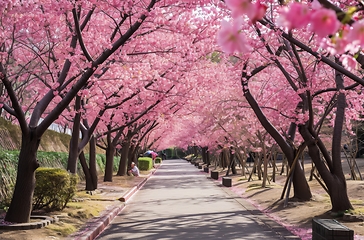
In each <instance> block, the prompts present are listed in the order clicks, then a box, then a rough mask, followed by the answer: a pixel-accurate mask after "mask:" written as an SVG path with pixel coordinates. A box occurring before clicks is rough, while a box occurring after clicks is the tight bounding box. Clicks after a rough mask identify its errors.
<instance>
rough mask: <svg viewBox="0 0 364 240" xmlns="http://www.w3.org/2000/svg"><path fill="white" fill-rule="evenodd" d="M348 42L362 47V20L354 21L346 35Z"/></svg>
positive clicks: (363, 43)
mask: <svg viewBox="0 0 364 240" xmlns="http://www.w3.org/2000/svg"><path fill="white" fill-rule="evenodd" d="M347 40H348V42H351V43H352V44H354V45H360V46H361V47H364V20H360V21H357V22H355V23H354V24H353V25H352V28H351V30H350V31H349V34H348V36H347Z"/></svg>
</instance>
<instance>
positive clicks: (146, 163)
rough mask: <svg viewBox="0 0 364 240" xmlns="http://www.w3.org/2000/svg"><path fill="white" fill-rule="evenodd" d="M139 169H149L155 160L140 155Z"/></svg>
mask: <svg viewBox="0 0 364 240" xmlns="http://www.w3.org/2000/svg"><path fill="white" fill-rule="evenodd" d="M138 165H139V166H138V167H139V170H142V171H148V170H149V169H151V168H152V167H153V160H152V158H150V157H140V158H138Z"/></svg>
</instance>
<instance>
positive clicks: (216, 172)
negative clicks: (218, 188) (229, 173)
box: [211, 171, 219, 180]
mask: <svg viewBox="0 0 364 240" xmlns="http://www.w3.org/2000/svg"><path fill="white" fill-rule="evenodd" d="M211 178H212V179H215V180H217V179H219V172H218V171H211Z"/></svg>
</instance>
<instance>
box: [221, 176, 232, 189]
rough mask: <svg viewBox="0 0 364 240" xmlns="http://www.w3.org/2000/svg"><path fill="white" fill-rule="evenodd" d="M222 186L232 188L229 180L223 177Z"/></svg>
mask: <svg viewBox="0 0 364 240" xmlns="http://www.w3.org/2000/svg"><path fill="white" fill-rule="evenodd" d="M222 185H223V186H225V187H231V186H232V181H231V178H229V177H223V178H222Z"/></svg>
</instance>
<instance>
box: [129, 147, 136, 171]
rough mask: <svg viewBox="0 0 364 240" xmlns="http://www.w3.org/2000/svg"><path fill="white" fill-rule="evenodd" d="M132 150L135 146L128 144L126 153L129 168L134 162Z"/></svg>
mask: <svg viewBox="0 0 364 240" xmlns="http://www.w3.org/2000/svg"><path fill="white" fill-rule="evenodd" d="M134 150H135V144H130V147H129V152H128V166H130V165H131V163H132V162H134V161H133V154H134Z"/></svg>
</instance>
